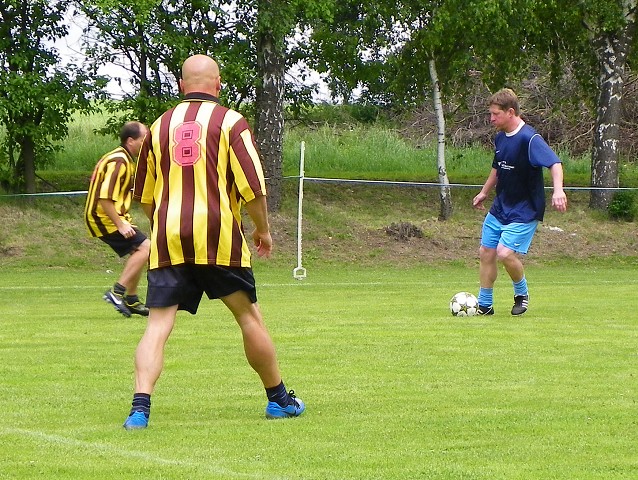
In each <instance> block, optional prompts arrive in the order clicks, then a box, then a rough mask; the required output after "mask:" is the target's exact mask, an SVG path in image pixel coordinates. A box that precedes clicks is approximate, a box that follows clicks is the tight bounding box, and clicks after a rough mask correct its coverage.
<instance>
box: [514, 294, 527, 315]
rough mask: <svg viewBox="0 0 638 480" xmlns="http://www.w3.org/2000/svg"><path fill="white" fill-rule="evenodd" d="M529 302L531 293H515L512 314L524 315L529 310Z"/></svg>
mask: <svg viewBox="0 0 638 480" xmlns="http://www.w3.org/2000/svg"><path fill="white" fill-rule="evenodd" d="M528 304H529V295H514V306H513V307H512V315H523V314H524V313H525V312H526V311H527V305H528Z"/></svg>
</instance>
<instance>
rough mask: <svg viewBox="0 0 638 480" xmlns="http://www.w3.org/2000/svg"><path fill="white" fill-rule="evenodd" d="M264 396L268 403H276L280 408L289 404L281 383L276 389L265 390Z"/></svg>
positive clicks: (288, 397) (286, 393) (288, 398)
mask: <svg viewBox="0 0 638 480" xmlns="http://www.w3.org/2000/svg"><path fill="white" fill-rule="evenodd" d="M266 396H268V401H269V402H276V403H278V404H279V406H280V407H287V406H288V404H289V403H290V396H289V395H288V392H287V391H286V386H285V385H284V382H283V381H282V382H281V383H280V384H279V385H277V386H276V387H272V388H267V389H266Z"/></svg>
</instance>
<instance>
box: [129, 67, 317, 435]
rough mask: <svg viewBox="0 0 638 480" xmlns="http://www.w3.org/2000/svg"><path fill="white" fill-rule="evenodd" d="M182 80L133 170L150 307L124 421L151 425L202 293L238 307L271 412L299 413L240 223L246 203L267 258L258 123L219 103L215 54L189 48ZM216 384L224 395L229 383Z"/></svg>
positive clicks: (255, 236)
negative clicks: (178, 97)
mask: <svg viewBox="0 0 638 480" xmlns="http://www.w3.org/2000/svg"><path fill="white" fill-rule="evenodd" d="M179 85H180V90H181V92H182V94H183V95H184V98H183V101H182V102H181V103H179V104H178V105H177V106H176V107H175V108H173V109H170V110H168V111H167V112H166V113H164V114H163V115H162V116H161V117H160V118H158V119H157V120H156V121H155V122H154V123H153V125H152V126H151V127H150V134H149V135H148V136H147V137H146V139H145V141H144V144H143V145H142V150H141V153H140V158H139V161H138V166H137V172H136V178H135V186H134V193H133V196H134V198H135V199H136V200H139V201H140V202H141V204H142V208H143V209H144V211H145V213H146V214H147V215H148V217H149V219H150V220H151V251H150V256H149V270H148V292H147V299H146V304H147V305H148V307H149V308H150V315H149V319H148V324H147V327H146V331H145V332H144V335H143V336H142V339H141V340H140V343H139V345H138V347H137V350H136V352H135V394H134V395H133V403H132V407H131V411H130V414H129V416H128V418H127V419H126V421H125V423H124V427H125V428H126V429H129V430H130V429H138V428H146V427H147V426H148V419H149V415H150V406H151V394H152V392H153V389H154V387H155V383H156V381H157V379H158V378H159V376H160V374H161V371H162V368H163V359H164V345H165V343H166V341H167V340H168V337H169V335H170V333H171V330H172V329H173V326H174V323H175V316H176V313H177V311H178V310H186V311H188V312H190V313H191V314H195V313H196V312H197V308H198V306H199V303H200V301H201V298H202V295H203V294H204V293H206V295H207V296H208V298H210V299H216V298H218V299H220V300H221V301H222V302H223V303H224V304H225V305H226V307H228V309H229V310H230V311H231V312H232V314H233V315H234V317H235V320H236V321H237V323H238V325H239V327H240V329H241V332H242V337H243V343H244V352H245V354H246V358H247V359H248V362H249V364H250V366H251V367H252V368H253V369H254V370H255V371H256V372H257V374H258V375H259V377H260V379H261V381H262V383H263V385H264V387H265V390H266V396H267V399H268V403H267V406H266V417H267V418H271V419H273V418H287V417H296V416H299V415H301V413H302V412H303V411H304V410H305V406H304V403H303V402H302V401H301V400H300V399H299V398H296V397H295V395H294V392H293V391H292V390H291V391H287V389H286V387H285V386H284V383H283V381H282V378H281V374H280V371H279V366H278V362H277V358H276V353H275V347H274V344H273V342H272V339H271V337H270V334H269V333H268V330H267V329H266V326H265V324H264V321H263V319H262V315H261V312H260V310H259V306H258V304H257V293H256V289H255V279H254V277H253V272H252V268H251V261H250V255H251V254H250V250H249V246H248V242H247V240H246V238H245V236H244V233H243V228H242V222H241V213H240V209H241V207H242V206H244V207H245V208H246V211H247V213H248V215H249V216H250V217H251V219H252V221H253V223H254V225H255V229H254V231H253V233H252V240H253V242H254V244H255V246H256V249H257V254H258V255H260V256H264V257H269V256H270V253H271V251H272V237H271V234H270V227H269V224H268V211H267V204H266V186H265V180H264V175H263V172H262V167H261V162H260V159H259V155H258V153H257V149H256V146H255V142H254V139H253V135H252V132H251V130H250V128H249V126H248V123H247V122H246V120H245V119H244V117H243V116H242V115H241V114H239V113H238V112H236V111H233V110H231V109H228V108H226V107H223V106H222V105H220V104H219V99H218V97H219V92H220V91H221V78H220V74H219V68H218V66H217V63H216V62H215V61H214V60H213V59H212V58H210V57H208V56H205V55H194V56H192V57H189V58H188V59H187V60H186V61H185V62H184V64H183V66H182V78H181V79H180V81H179ZM211 363H212V362H211ZM228 380H231V379H228ZM219 393H220V395H226V393H225V388H224V386H223V385H220V386H219ZM229 405H232V404H229Z"/></svg>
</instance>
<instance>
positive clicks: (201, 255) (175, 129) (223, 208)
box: [133, 93, 266, 269]
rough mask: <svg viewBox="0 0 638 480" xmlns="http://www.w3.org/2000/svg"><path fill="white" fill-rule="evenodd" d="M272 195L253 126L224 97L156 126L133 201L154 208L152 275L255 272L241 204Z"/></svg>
mask: <svg viewBox="0 0 638 480" xmlns="http://www.w3.org/2000/svg"><path fill="white" fill-rule="evenodd" d="M265 194H266V185H265V180H264V174H263V171H262V166H261V161H260V159H259V155H258V153H257V148H256V145H255V141H254V138H253V134H252V132H251V130H250V127H249V126H248V122H247V121H246V119H245V118H244V117H243V116H242V115H241V114H240V113H238V112H236V111H234V110H231V109H229V108H226V107H223V106H221V105H220V104H219V103H218V100H217V98H215V97H213V96H210V95H205V94H202V93H197V94H190V95H187V96H186V97H185V99H184V100H183V101H182V102H181V103H180V104H178V105H177V106H176V107H175V108H173V109H171V110H168V111H167V112H166V113H164V114H163V115H162V116H161V117H159V118H158V119H157V120H156V121H155V122H154V123H153V125H151V128H150V131H149V134H148V135H147V136H146V138H145V140H144V144H143V145H142V150H141V152H140V158H139V161H138V164H137V173H136V176H135V186H134V190H133V197H134V198H135V199H136V200H139V201H141V202H142V203H143V204H149V205H152V211H153V216H152V220H151V252H150V257H149V269H155V268H160V267H165V266H169V265H180V264H184V263H190V264H198V265H220V266H233V267H249V266H250V250H249V248H248V244H247V242H246V238H245V235H244V232H243V228H242V220H241V212H240V209H241V205H242V204H243V203H245V202H250V201H251V200H253V199H254V198H256V197H258V196H261V195H265Z"/></svg>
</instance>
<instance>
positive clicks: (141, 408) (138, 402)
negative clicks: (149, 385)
mask: <svg viewBox="0 0 638 480" xmlns="http://www.w3.org/2000/svg"><path fill="white" fill-rule="evenodd" d="M133 412H142V413H144V415H145V416H146V418H148V417H149V415H150V414H151V395H150V394H148V393H135V394H134V395H133V404H132V406H131V414H133Z"/></svg>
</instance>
